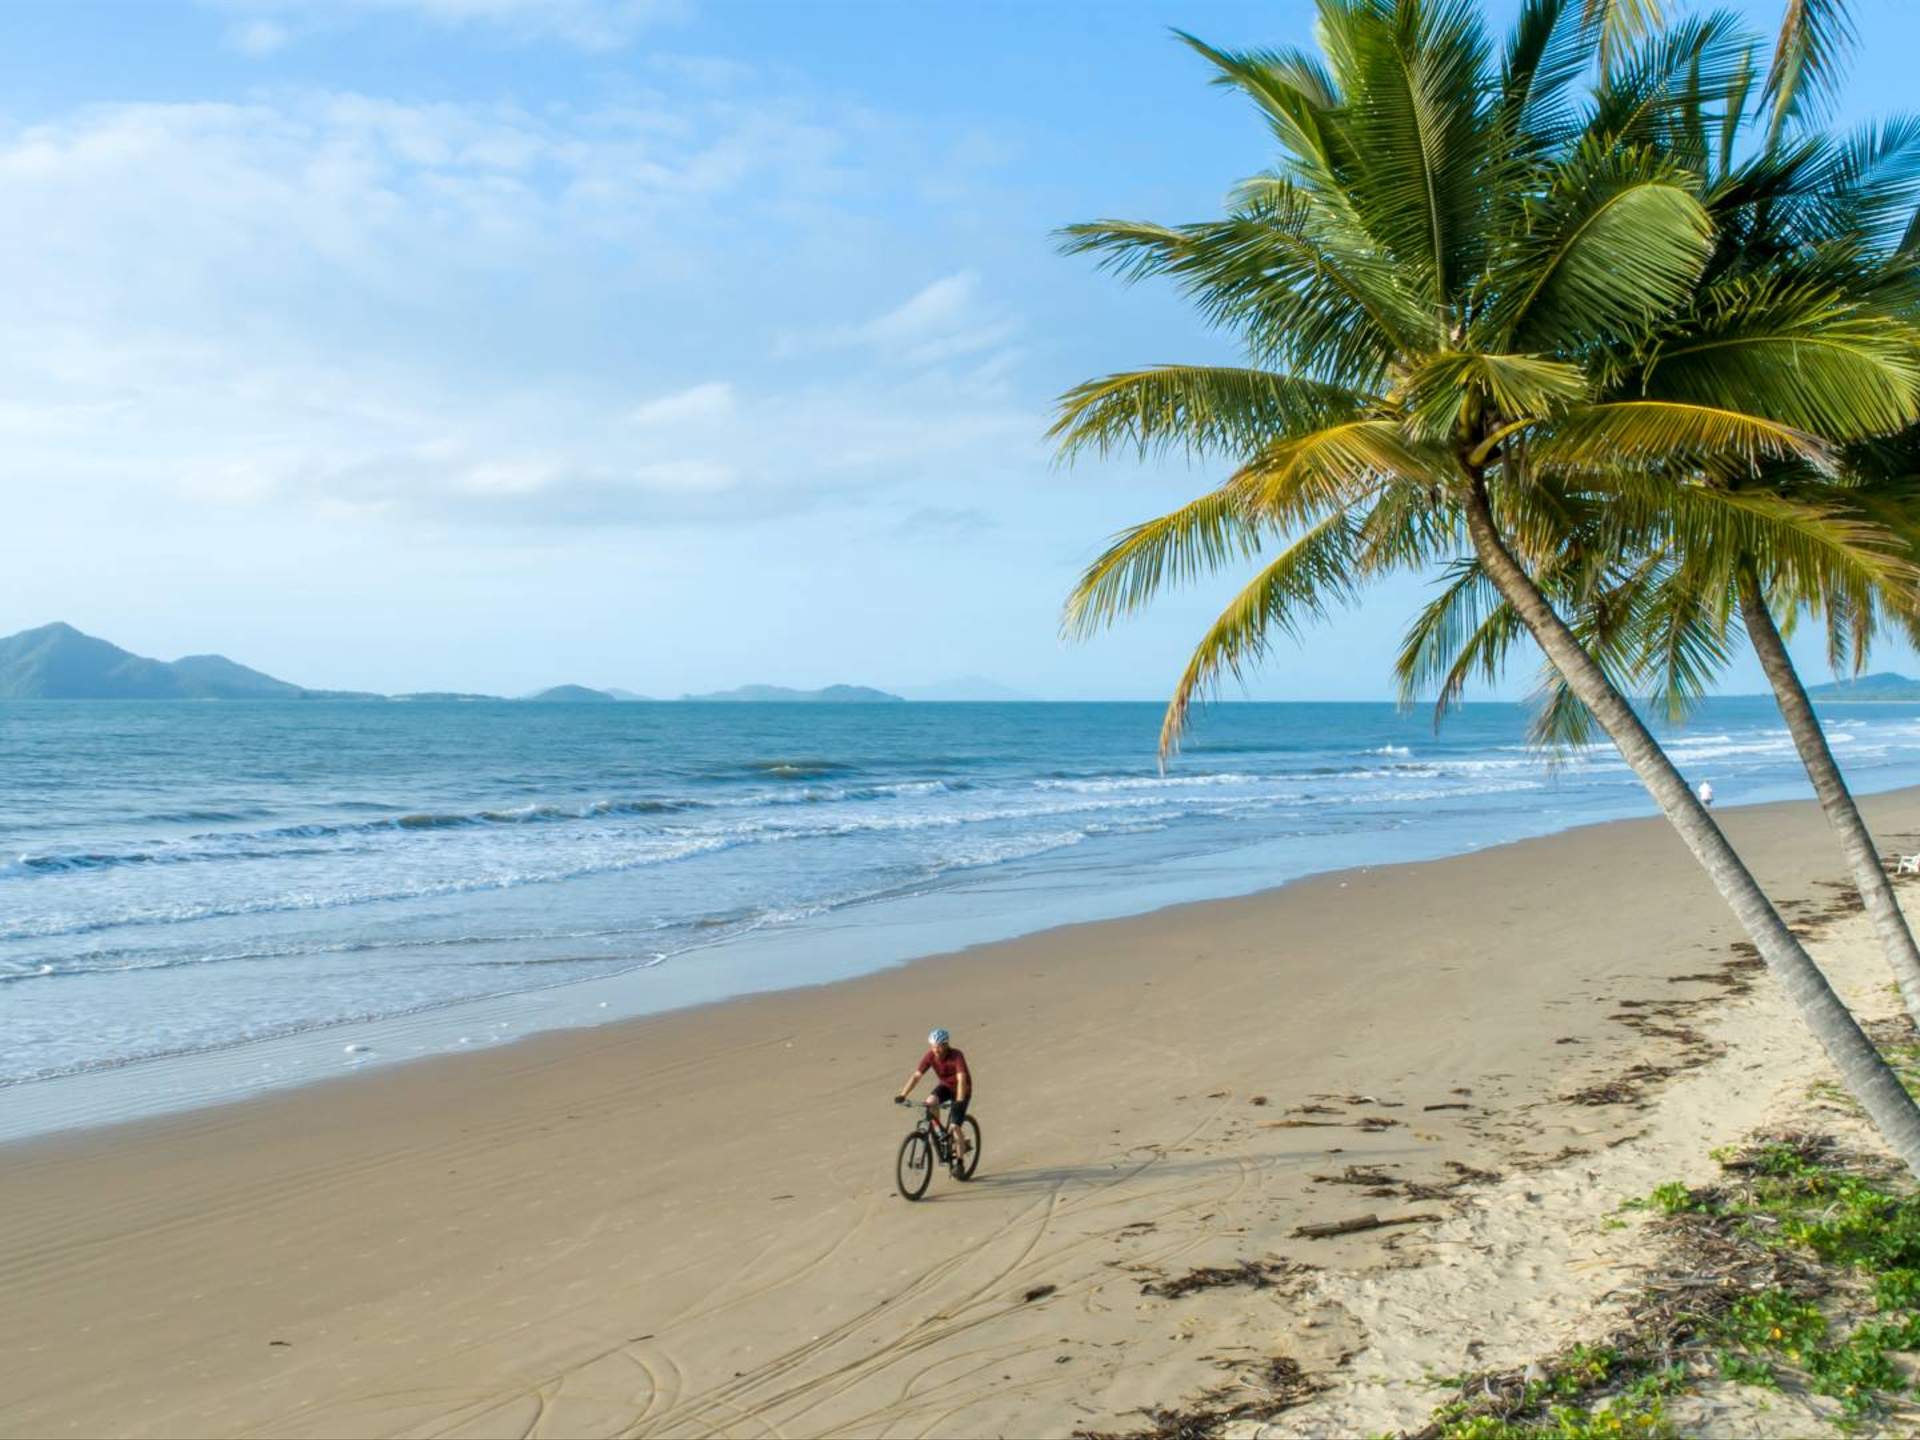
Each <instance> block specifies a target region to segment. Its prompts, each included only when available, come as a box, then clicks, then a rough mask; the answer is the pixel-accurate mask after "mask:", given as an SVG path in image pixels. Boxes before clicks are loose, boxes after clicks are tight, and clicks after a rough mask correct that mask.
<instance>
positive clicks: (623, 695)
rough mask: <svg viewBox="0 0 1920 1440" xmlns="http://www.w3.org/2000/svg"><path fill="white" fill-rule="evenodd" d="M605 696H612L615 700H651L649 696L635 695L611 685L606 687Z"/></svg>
mask: <svg viewBox="0 0 1920 1440" xmlns="http://www.w3.org/2000/svg"><path fill="white" fill-rule="evenodd" d="M607 694H609V695H611V696H613V698H614V699H616V700H651V699H652V698H653V697H652V696H651V695H640V694H636V693H635V692H634V691H632V690H621V689H619V688H618V687H616V686H612V685H609V686H608V687H607Z"/></svg>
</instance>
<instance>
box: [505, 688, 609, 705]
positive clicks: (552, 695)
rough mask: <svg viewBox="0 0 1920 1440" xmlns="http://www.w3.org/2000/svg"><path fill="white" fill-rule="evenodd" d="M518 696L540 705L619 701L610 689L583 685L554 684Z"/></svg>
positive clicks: (602, 703)
mask: <svg viewBox="0 0 1920 1440" xmlns="http://www.w3.org/2000/svg"><path fill="white" fill-rule="evenodd" d="M520 698H521V699H522V700H531V701H533V702H534V703H536V704H541V705H579V704H593V705H617V704H619V703H620V697H619V696H618V695H615V694H614V693H613V692H612V691H611V690H590V689H588V688H587V687H586V686H585V685H555V686H553V687H552V688H551V689H547V690H541V691H537V692H536V693H534V694H532V695H522V696H521V697H520ZM636 698H638V697H636Z"/></svg>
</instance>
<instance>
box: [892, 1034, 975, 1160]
mask: <svg viewBox="0 0 1920 1440" xmlns="http://www.w3.org/2000/svg"><path fill="white" fill-rule="evenodd" d="M929 1070H931V1071H933V1075H934V1079H935V1080H936V1081H937V1082H938V1083H937V1084H936V1085H935V1086H934V1087H933V1093H932V1094H931V1095H929V1096H928V1097H927V1099H926V1106H927V1114H928V1115H929V1116H934V1112H935V1111H937V1110H938V1109H939V1108H940V1107H941V1106H942V1105H943V1104H947V1103H949V1102H950V1103H951V1104H952V1107H953V1108H952V1109H950V1110H948V1111H947V1128H948V1129H949V1130H950V1131H951V1132H952V1134H953V1153H954V1155H955V1156H956V1157H957V1159H958V1161H959V1163H961V1164H963V1165H964V1164H965V1163H966V1158H967V1133H966V1131H964V1130H962V1129H961V1128H960V1122H961V1121H962V1120H964V1119H966V1118H967V1103H968V1102H969V1101H970V1100H972V1099H973V1072H972V1071H971V1070H969V1069H967V1057H966V1056H965V1054H963V1053H962V1052H961V1051H959V1050H956V1049H954V1047H953V1037H952V1036H951V1035H949V1034H947V1032H946V1031H945V1030H935V1031H934V1032H933V1033H932V1034H931V1035H929V1036H927V1053H926V1054H924V1055H922V1056H921V1057H920V1064H919V1065H918V1066H916V1067H915V1069H914V1072H913V1073H912V1074H911V1075H909V1076H908V1077H907V1083H906V1084H905V1085H904V1086H902V1087H901V1090H900V1096H899V1098H900V1100H901V1102H902V1103H903V1104H904V1103H905V1101H906V1098H907V1097H908V1096H909V1095H911V1094H913V1087H914V1086H916V1085H918V1084H919V1083H920V1077H921V1076H922V1075H924V1074H926V1073H927V1071H929ZM935 1118H937V1117H935Z"/></svg>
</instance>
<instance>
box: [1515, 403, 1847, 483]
mask: <svg viewBox="0 0 1920 1440" xmlns="http://www.w3.org/2000/svg"><path fill="white" fill-rule="evenodd" d="M1529 447H1530V453H1531V457H1532V459H1533V461H1534V463H1535V464H1537V465H1540V466H1542V467H1548V468H1552V467H1559V468H1563V469H1572V470H1580V471H1585V472H1589V473H1596V474H1597V473H1599V472H1604V471H1609V470H1614V469H1618V468H1620V467H1623V466H1626V467H1633V466H1647V465H1657V466H1663V467H1664V466H1673V465H1676V464H1677V465H1681V466H1686V465H1715V464H1719V465H1724V464H1726V463H1728V462H1733V463H1736V464H1740V465H1744V466H1749V467H1750V466H1753V465H1756V464H1758V463H1759V462H1760V461H1761V460H1764V459H1770V458H1783V459H1800V460H1804V461H1806V462H1807V463H1809V464H1811V465H1815V466H1819V467H1822V468H1828V467H1830V466H1831V464H1832V449H1831V447H1830V446H1828V445H1827V444H1826V442H1824V441H1823V440H1821V439H1820V438H1819V437H1818V436H1817V435H1811V434H1809V433H1807V432H1806V431H1804V430H1800V429H1797V428H1795V427H1794V426H1792V425H1785V424H1782V423H1780V422H1779V421H1777V420H1769V419H1766V418H1764V417H1763V416H1758V415H1749V414H1747V413H1745V412H1744V411H1740V410H1733V409H1728V408H1725V407H1721V406H1714V405H1698V404H1691V403H1687V402H1683V401H1678V400H1613V401H1606V402H1602V403H1599V404H1593V405H1583V406H1577V407H1575V408H1574V409H1572V410H1570V411H1569V412H1568V413H1567V414H1566V415H1565V416H1564V417H1562V418H1561V419H1559V420H1557V421H1555V422H1554V423H1553V424H1552V425H1551V427H1547V428H1543V429H1542V430H1540V431H1539V432H1537V433H1536V434H1534V435H1533V436H1532V437H1531V439H1530V440H1529Z"/></svg>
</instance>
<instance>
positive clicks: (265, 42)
mask: <svg viewBox="0 0 1920 1440" xmlns="http://www.w3.org/2000/svg"><path fill="white" fill-rule="evenodd" d="M292 39H293V36H292V34H291V33H290V32H289V31H288V30H287V27H286V26H284V25H282V24H279V23H278V22H276V21H273V20H242V21H239V22H238V23H236V24H234V25H231V26H229V27H228V28H227V44H228V45H230V46H232V47H233V48H234V49H235V50H238V51H239V52H240V53H241V54H242V55H251V56H253V57H254V58H255V59H260V58H262V57H265V56H268V55H271V54H273V53H274V52H276V51H279V50H284V49H285V48H286V47H287V44H288V42H289V41H291V40H292Z"/></svg>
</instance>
